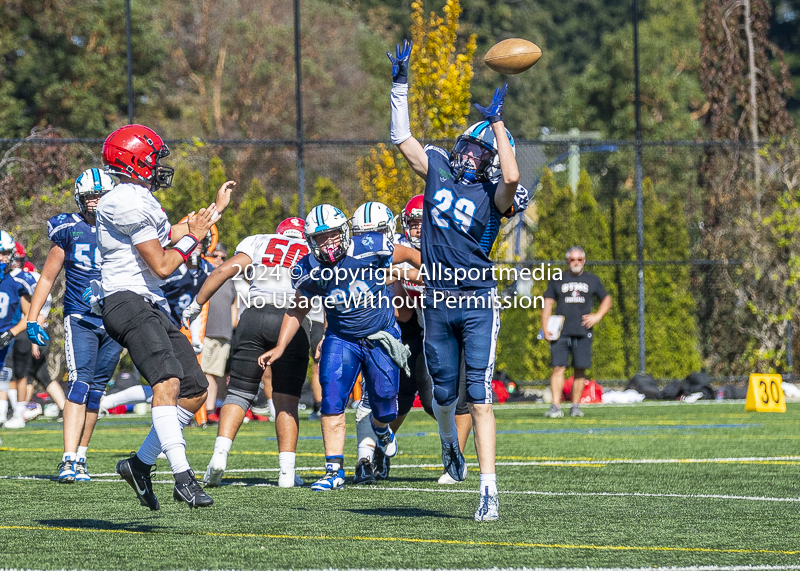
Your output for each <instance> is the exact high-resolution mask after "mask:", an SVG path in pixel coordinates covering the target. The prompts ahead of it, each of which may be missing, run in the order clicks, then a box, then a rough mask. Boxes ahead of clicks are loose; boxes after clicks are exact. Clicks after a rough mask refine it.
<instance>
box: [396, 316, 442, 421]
mask: <svg viewBox="0 0 800 571" xmlns="http://www.w3.org/2000/svg"><path fill="white" fill-rule="evenodd" d="M398 325H399V326H400V333H401V337H400V340H401V341H402V342H403V344H405V345H408V348H409V349H410V350H411V355H410V356H409V357H408V366H409V368H410V369H411V376H408V375H406V373H405V371H404V370H403V369H400V389H399V390H398V392H397V415H398V416H404V415H406V414H408V412H409V411H410V410H411V407H412V406H414V397H415V396H416V395H417V393H419V400H420V402H421V403H422V408H424V409H425V412H427V413H428V414H433V408H432V406H431V403H432V401H433V381H432V380H431V376H430V375H429V374H428V367H427V365H426V364H425V353H424V351H423V345H424V338H423V334H422V327H421V326H420V324H419V321H418V320H417V316H416V314H414V315H413V316H412V317H411V319H409V320H408V321H405V322H398Z"/></svg>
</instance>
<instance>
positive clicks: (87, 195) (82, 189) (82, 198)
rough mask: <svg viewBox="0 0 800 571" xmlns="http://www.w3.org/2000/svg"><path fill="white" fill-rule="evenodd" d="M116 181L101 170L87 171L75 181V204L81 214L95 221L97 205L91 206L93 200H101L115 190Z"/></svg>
mask: <svg viewBox="0 0 800 571" xmlns="http://www.w3.org/2000/svg"><path fill="white" fill-rule="evenodd" d="M115 184H116V181H115V180H114V179H113V178H112V177H111V175H109V174H108V173H106V172H104V171H102V170H100V169H96V168H93V169H86V170H85V171H83V172H82V173H81V174H80V175H78V178H76V179H75V203H76V204H77V205H78V210H79V211H80V213H81V214H82V215H83V216H84V217H87V218H90V219H93V218H94V214H95V210H96V209H97V203H96V202H95V204H93V205H89V204H88V202H89V201H92V200H93V199H96V200H99V199H100V197H101V196H103V195H104V194H106V193H107V192H109V191H111V190H113V188H114V185H115Z"/></svg>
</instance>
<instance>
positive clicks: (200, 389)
mask: <svg viewBox="0 0 800 571" xmlns="http://www.w3.org/2000/svg"><path fill="white" fill-rule="evenodd" d="M103 325H105V328H106V331H107V332H108V334H109V335H110V336H111V338H112V339H114V341H116V342H117V343H119V344H120V345H122V346H123V347H125V348H126V349H127V350H128V353H129V354H130V356H131V360H132V361H133V364H134V365H136V368H137V369H138V370H139V372H140V373H141V374H142V376H143V377H144V378H145V379H147V382H148V383H150V386H154V385H156V384H158V383H160V382H162V381H166V380H167V379H171V378H178V379H179V380H180V382H181V387H180V393H179V396H180V397H181V398H190V397H194V396H197V395H200V394H202V393H204V392H205V391H206V389H207V388H208V381H207V380H206V376H205V375H204V374H203V370H202V369H201V368H200V363H198V362H197V356H196V355H195V353H194V349H192V344H191V342H190V341H189V339H188V338H187V337H186V335H184V334H183V333H181V331H180V329H178V328H177V327H176V326H175V324H174V323H173V322H172V320H171V319H170V318H169V317H168V316H167V314H166V313H164V312H163V311H161V309H159V308H158V306H156V305H155V304H154V303H152V302H150V301H149V300H147V299H145V298H144V297H142V296H141V295H139V294H137V293H134V292H132V291H120V292H117V293H114V294H111V295H110V296H109V297H107V298H105V299H104V300H103Z"/></svg>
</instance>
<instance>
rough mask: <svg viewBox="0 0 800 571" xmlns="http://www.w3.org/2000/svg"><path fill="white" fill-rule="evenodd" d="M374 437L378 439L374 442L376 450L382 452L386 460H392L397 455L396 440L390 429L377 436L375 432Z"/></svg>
mask: <svg viewBox="0 0 800 571" xmlns="http://www.w3.org/2000/svg"><path fill="white" fill-rule="evenodd" d="M375 436H377V437H378V441H377V442H376V444H377V445H378V448H380V449H381V450H383V453H384V454H385V455H386V457H387V458H392V457H393V456H394V455H395V454H397V438H396V437H395V435H394V432H392V429H391V428H389V429H387V430H386V432H384V433H382V434H378V432H377V431H375Z"/></svg>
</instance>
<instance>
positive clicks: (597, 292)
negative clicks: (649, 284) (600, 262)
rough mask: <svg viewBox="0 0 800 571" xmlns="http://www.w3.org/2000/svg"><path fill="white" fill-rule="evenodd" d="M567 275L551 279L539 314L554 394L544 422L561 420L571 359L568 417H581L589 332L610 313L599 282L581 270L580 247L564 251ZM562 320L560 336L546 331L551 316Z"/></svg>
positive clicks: (588, 361) (607, 297)
mask: <svg viewBox="0 0 800 571" xmlns="http://www.w3.org/2000/svg"><path fill="white" fill-rule="evenodd" d="M566 258H567V264H569V271H567V272H564V273H563V274H562V275H561V278H560V279H555V278H553V279H551V280H550V282H549V283H548V284H547V290H546V291H545V292H544V309H543V310H542V332H543V335H544V338H545V339H547V340H548V341H550V355H551V358H552V361H553V375H552V376H551V377H550V389H551V390H552V392H553V404H552V406H551V407H550V410H548V411H547V412H546V413H545V414H544V415H545V416H546V417H547V418H561V417H562V416H564V413H563V412H562V411H561V392H562V390H563V389H564V374H565V371H566V370H567V366H569V357H570V355H572V367H573V369H574V382H573V384H572V408H571V409H570V416H583V412H582V411H581V408H580V402H581V393H582V392H583V386H584V384H585V383H586V369H588V368H589V367H591V366H592V328H593V327H594V326H595V325H597V324H598V323H600V320H601V319H603V316H604V315H605V314H606V313H608V310H609V309H611V296H610V295H609V294H608V292H607V291H606V290H605V288H604V287H603V284H602V283H601V282H600V278H598V277H597V276H596V275H594V274H592V273H590V272H586V271H584V269H583V266H584V264H585V263H586V253H585V252H584V251H583V248H581V247H580V246H573V247H572V248H570V249H569V250H567V256H566ZM595 297H596V298H597V299H598V300H599V301H600V307H598V309H597V312H596V313H592V307H593V302H594V298H595ZM553 305H555V306H556V311H555V315H561V316H563V317H564V324H563V326H562V328H561V334H560V335H556V334H555V333H554V332H552V331H548V327H547V324H548V321H549V320H550V316H551V315H553Z"/></svg>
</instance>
